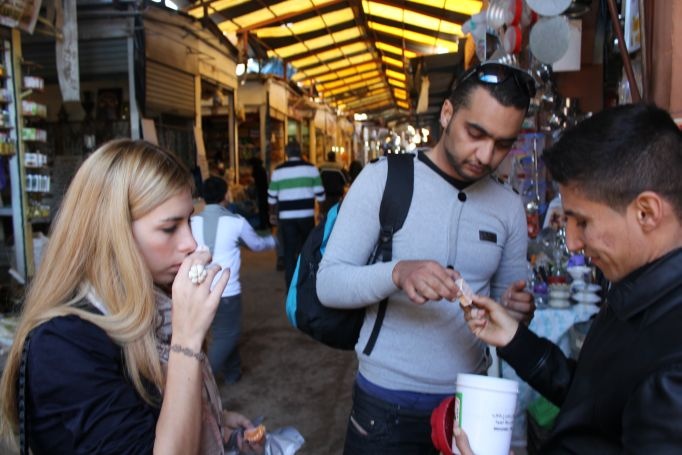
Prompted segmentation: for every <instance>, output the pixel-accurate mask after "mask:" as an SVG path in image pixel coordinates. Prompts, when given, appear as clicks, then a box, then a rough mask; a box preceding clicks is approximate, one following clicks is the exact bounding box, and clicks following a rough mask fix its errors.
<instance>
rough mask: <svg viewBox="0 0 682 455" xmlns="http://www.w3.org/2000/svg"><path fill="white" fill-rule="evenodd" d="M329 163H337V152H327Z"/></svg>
mask: <svg viewBox="0 0 682 455" xmlns="http://www.w3.org/2000/svg"><path fill="white" fill-rule="evenodd" d="M327 161H329V162H330V163H334V162H336V153H335V152H327Z"/></svg>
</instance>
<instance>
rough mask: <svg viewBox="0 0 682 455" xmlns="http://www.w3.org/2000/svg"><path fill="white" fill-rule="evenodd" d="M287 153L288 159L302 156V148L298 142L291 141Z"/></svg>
mask: <svg viewBox="0 0 682 455" xmlns="http://www.w3.org/2000/svg"><path fill="white" fill-rule="evenodd" d="M285 152H286V154H287V156H288V157H293V156H301V146H300V145H299V144H298V141H295V140H292V141H289V142H288V143H287V146H286V148H285Z"/></svg>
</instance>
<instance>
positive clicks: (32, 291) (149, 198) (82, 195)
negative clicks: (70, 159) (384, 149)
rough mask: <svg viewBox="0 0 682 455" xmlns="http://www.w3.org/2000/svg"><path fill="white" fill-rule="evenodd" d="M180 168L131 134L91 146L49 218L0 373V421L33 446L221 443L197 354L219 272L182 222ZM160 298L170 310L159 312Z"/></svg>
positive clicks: (205, 447)
mask: <svg viewBox="0 0 682 455" xmlns="http://www.w3.org/2000/svg"><path fill="white" fill-rule="evenodd" d="M192 187H193V180H192V176H191V174H190V173H189V172H188V171H187V170H186V169H185V167H184V166H183V165H182V164H181V163H180V162H179V161H178V160H177V159H176V158H175V157H174V156H173V155H172V154H170V153H168V152H166V151H164V150H162V149H160V148H158V147H156V146H154V145H152V144H149V143H146V142H143V141H132V140H127V139H126V140H116V141H112V142H109V143H107V144H105V145H103V146H102V147H100V148H99V149H98V150H97V151H96V152H95V153H93V154H92V155H91V156H90V157H89V158H88V159H87V160H86V161H85V162H84V163H83V165H82V166H81V168H80V169H79V171H78V173H77V174H76V176H75V177H74V179H73V181H72V183H71V185H70V187H69V189H68V191H67V193H66V195H65V197H64V201H63V204H62V207H61V209H60V212H59V214H58V216H57V218H56V220H55V222H54V225H53V230H52V232H51V236H50V241H49V244H48V246H47V249H46V251H45V256H44V259H43V262H42V264H41V267H40V269H39V270H38V273H37V274H36V276H35V278H34V280H33V282H32V283H31V286H30V288H29V290H28V294H27V296H26V301H25V304H24V307H23V313H22V315H21V320H20V323H19V326H18V329H17V333H16V337H15V341H14V344H13V346H12V350H11V352H10V354H9V358H8V361H7V364H6V368H5V371H4V374H3V377H2V384H1V387H2V390H1V391H0V393H2V397H3V402H2V430H3V433H4V434H5V435H6V436H10V437H11V436H12V435H14V434H16V433H17V432H19V433H20V434H21V435H22V436H23V435H26V439H27V441H26V445H25V446H26V447H30V448H31V450H32V451H33V453H34V454H36V455H37V454H41V453H60V454H68V453H87V454H93V453H117V454H121V453H152V452H153V453H159V454H164V455H165V454H183V455H184V454H198V453H201V454H221V453H223V441H224V440H226V439H227V438H228V437H229V433H230V432H231V430H232V429H233V428H237V427H251V426H252V425H251V424H250V422H249V421H248V419H246V418H244V417H243V416H241V415H239V414H235V413H225V412H223V411H222V409H221V403H220V396H219V394H218V390H217V387H216V385H215V381H214V379H213V375H212V373H211V371H210V367H209V366H208V362H207V361H206V358H205V356H204V354H203V352H202V346H203V344H204V338H205V336H206V332H207V330H208V328H209V327H210V324H211V321H212V320H213V316H214V314H215V312H216V308H217V305H218V302H219V300H220V295H221V293H222V290H223V288H224V287H225V285H226V284H227V281H228V278H229V270H226V271H224V273H222V274H221V277H220V278H219V279H218V280H217V283H216V286H215V288H214V289H213V290H210V289H209V286H210V284H211V282H212V279H213V277H214V276H215V275H216V274H217V273H218V272H219V267H212V266H207V265H206V264H208V263H209V262H210V259H211V258H210V254H209V253H208V251H207V250H197V248H196V243H195V242H194V239H193V238H192V233H191V232H190V225H189V219H190V216H191V215H192V211H193V206H192ZM171 306H172V310H173V311H172V312H171Z"/></svg>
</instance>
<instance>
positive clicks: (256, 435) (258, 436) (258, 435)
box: [244, 424, 265, 444]
mask: <svg viewBox="0 0 682 455" xmlns="http://www.w3.org/2000/svg"><path fill="white" fill-rule="evenodd" d="M263 439H265V425H263V424H260V425H258V426H257V427H253V428H248V429H246V430H244V440H245V441H246V442H248V443H249V444H259V443H261V442H263Z"/></svg>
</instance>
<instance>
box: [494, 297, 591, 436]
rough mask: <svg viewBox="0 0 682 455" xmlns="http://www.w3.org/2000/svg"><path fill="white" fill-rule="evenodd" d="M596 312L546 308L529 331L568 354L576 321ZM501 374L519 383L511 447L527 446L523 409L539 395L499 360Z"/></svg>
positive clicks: (587, 307) (580, 306)
mask: <svg viewBox="0 0 682 455" xmlns="http://www.w3.org/2000/svg"><path fill="white" fill-rule="evenodd" d="M598 311H599V307H597V306H596V305H592V304H578V305H571V306H570V307H568V308H565V309H563V308H562V309H558V308H547V309H538V310H536V311H535V316H534V317H533V321H532V322H531V324H530V329H531V330H532V331H533V332H534V333H536V334H537V335H539V336H541V337H543V338H547V339H549V340H551V341H552V342H554V343H556V344H557V346H559V347H560V348H561V350H562V351H564V354H566V355H570V343H569V337H568V330H569V329H570V328H571V326H572V325H573V324H575V323H576V322H582V321H587V320H588V319H590V317H591V316H592V315H593V314H595V313H597V312H598ZM500 373H501V376H502V377H503V378H507V379H513V380H515V381H517V382H518V383H519V396H518V401H517V405H516V413H515V415H514V430H513V432H512V447H525V446H526V408H527V407H528V405H529V404H530V403H531V402H532V401H533V400H535V399H536V398H537V397H538V396H539V394H538V393H537V392H536V391H535V390H533V389H532V388H531V387H530V386H529V385H528V384H526V383H525V382H523V380H522V379H520V378H519V377H518V376H517V375H516V372H515V371H514V369H513V368H511V367H510V366H509V365H508V364H507V363H506V362H504V361H500Z"/></svg>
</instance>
